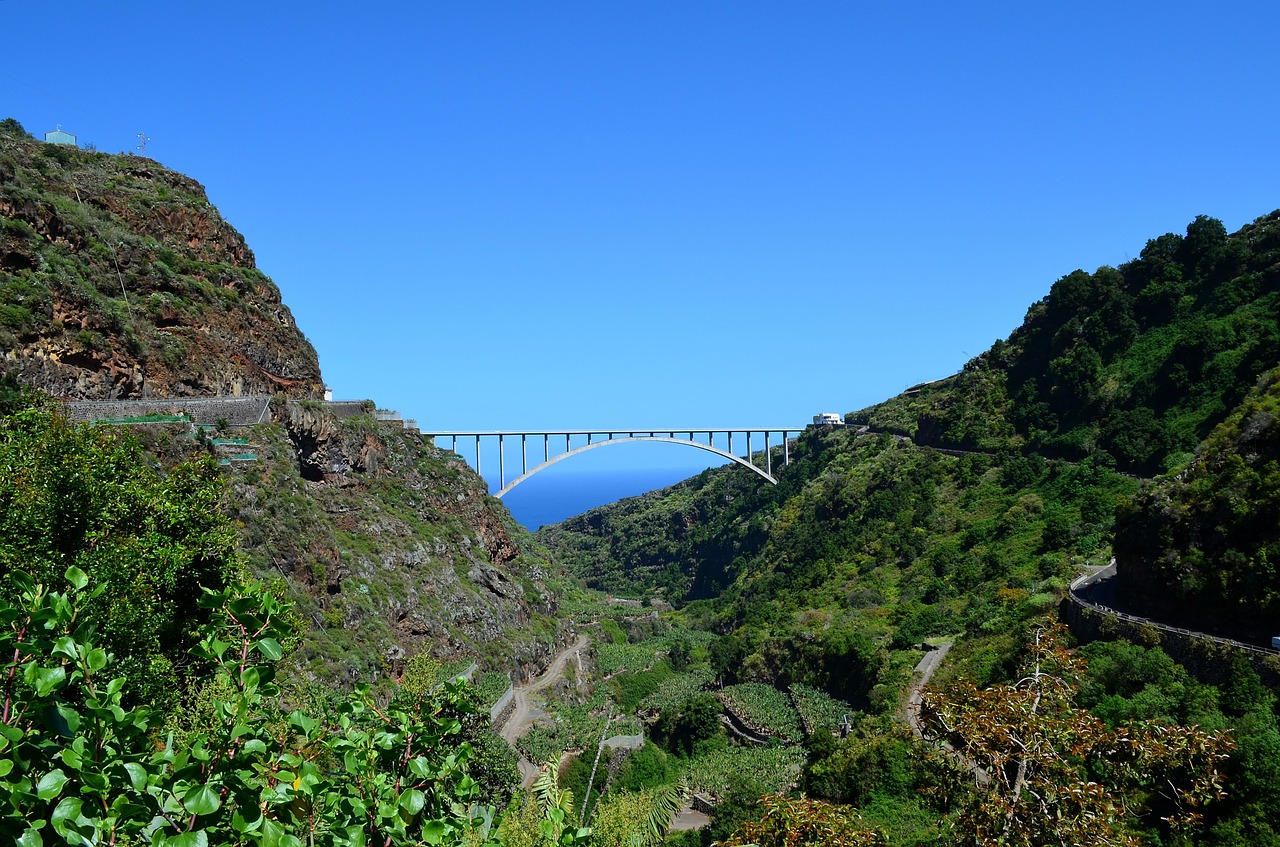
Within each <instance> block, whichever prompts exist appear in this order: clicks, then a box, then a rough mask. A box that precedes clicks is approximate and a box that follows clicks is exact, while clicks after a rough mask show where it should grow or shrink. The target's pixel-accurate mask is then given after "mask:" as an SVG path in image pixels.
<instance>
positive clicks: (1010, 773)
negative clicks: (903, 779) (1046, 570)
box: [920, 625, 1232, 847]
mask: <svg viewBox="0 0 1280 847" xmlns="http://www.w3.org/2000/svg"><path fill="white" fill-rule="evenodd" d="M1062 637H1063V631H1062V628H1061V627H1060V626H1059V625H1053V626H1050V627H1047V628H1045V629H1041V630H1037V631H1036V633H1035V637H1034V640H1033V642H1032V643H1031V644H1030V645H1029V652H1028V656H1027V662H1026V666H1025V668H1024V672H1023V676H1022V677H1021V678H1020V679H1019V680H1018V681H1017V682H1015V683H1013V684H1012V685H1003V686H996V687H993V688H988V689H985V690H981V691H980V690H978V689H977V688H975V687H974V686H972V685H971V684H969V683H966V682H963V681H962V682H960V683H957V684H956V685H955V686H954V687H953V690H952V691H950V692H948V694H947V695H945V696H944V695H941V694H939V693H937V692H934V691H928V690H926V692H925V694H924V698H923V702H922V703H921V710H920V719H921V725H922V728H923V731H924V733H925V735H926V738H929V739H931V740H933V741H935V742H936V743H938V744H941V745H945V746H947V748H948V749H950V750H953V751H954V753H955V754H956V755H957V756H959V757H961V758H962V759H963V760H965V761H967V762H968V763H969V764H970V765H971V771H972V773H973V775H974V779H975V782H976V784H977V789H978V790H977V792H976V793H975V795H974V798H973V800H972V802H969V803H967V804H966V805H965V807H964V809H963V810H962V811H961V813H960V814H959V816H958V817H957V819H956V820H955V821H954V826H955V828H956V830H957V832H958V834H959V835H960V836H961V838H962V840H965V841H969V842H971V843H976V844H981V845H988V844H990V845H995V844H1000V845H1026V847H1032V845H1042V844H1080V845H1084V844H1090V845H1095V844H1096V845H1111V844H1125V845H1128V844H1136V843H1137V841H1136V839H1135V838H1134V836H1133V834H1132V831H1133V827H1134V826H1135V825H1136V824H1137V823H1138V821H1137V820H1136V817H1137V816H1138V815H1140V814H1143V813H1145V812H1151V811H1153V810H1154V811H1158V812H1164V813H1165V814H1163V815H1160V818H1161V820H1162V821H1163V822H1164V825H1165V826H1167V827H1168V828H1170V829H1174V830H1180V829H1185V828H1188V827H1190V826H1193V825H1194V824H1196V823H1197V822H1198V821H1199V819H1200V812H1199V809H1200V807H1201V806H1203V805H1204V804H1205V803H1206V802H1209V801H1210V800H1213V799H1217V798H1220V797H1222V796H1224V791H1223V771H1222V766H1223V764H1224V762H1225V760H1226V759H1227V757H1228V755H1229V753H1230V750H1231V749H1232V743H1231V740H1230V738H1229V736H1227V735H1226V734H1222V733H1218V734H1214V733H1207V732H1204V731H1202V730H1200V729H1198V728H1197V727H1183V726H1176V725H1168V724H1160V723H1156V722H1142V723H1137V724H1131V725H1125V726H1119V727H1116V728H1110V727H1108V726H1107V725H1106V724H1104V723H1103V722H1102V721H1101V720H1099V719H1098V718H1096V717H1094V716H1093V715H1092V714H1090V713H1089V712H1088V711H1086V710H1084V709H1081V708H1077V707H1075V706H1074V704H1073V701H1074V699H1075V695H1076V690H1077V687H1076V680H1077V679H1078V678H1079V676H1080V673H1081V670H1082V662H1081V660H1080V659H1078V658H1076V657H1075V656H1073V655H1071V654H1070V653H1069V652H1068V651H1067V650H1066V648H1065V647H1064V646H1063V643H1062ZM1104 783H1105V784H1104ZM955 787H956V788H959V786H955Z"/></svg>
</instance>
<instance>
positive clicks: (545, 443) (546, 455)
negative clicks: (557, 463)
mask: <svg viewBox="0 0 1280 847" xmlns="http://www.w3.org/2000/svg"><path fill="white" fill-rule="evenodd" d="M542 461H544V462H549V461H551V433H549V432H544V433H542Z"/></svg>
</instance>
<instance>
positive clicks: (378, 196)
mask: <svg viewBox="0 0 1280 847" xmlns="http://www.w3.org/2000/svg"><path fill="white" fill-rule="evenodd" d="M788 7H789V8H788ZM975 7H976V8H975ZM0 29H3V30H4V31H5V32H6V33H8V35H9V37H7V38H6V39H5V42H6V60H7V61H6V64H7V67H8V70H7V72H6V75H5V81H4V83H3V85H0V113H3V115H0V116H4V115H7V116H12V117H15V118H17V119H18V120H19V121H21V122H22V123H23V125H24V126H25V127H26V128H27V129H28V130H29V131H31V132H33V133H36V134H39V133H42V132H44V131H46V130H49V129H53V128H54V126H55V125H57V124H59V123H60V124H61V125H62V126H63V128H64V129H66V130H68V131H71V132H74V133H76V134H77V135H78V136H79V138H80V140H81V141H82V142H92V143H94V144H96V145H97V147H98V148H99V149H102V150H106V151H109V152H116V151H119V150H129V149H133V148H134V146H135V145H136V143H137V138H136V137H135V135H136V133H137V132H138V131H140V130H141V131H145V132H146V133H147V134H148V135H149V136H150V137H151V141H150V142H149V144H148V147H147V152H148V155H150V156H153V157H154V158H156V159H158V160H159V161H161V162H163V163H164V164H166V165H168V166H170V167H173V168H175V169H178V170H181V171H183V172H185V173H187V174H189V175H191V176H192V177H194V178H196V179H198V180H199V181H201V182H202V183H204V184H205V186H206V187H207V188H208V191H209V195H210V198H211V199H212V200H213V202H214V203H215V204H216V205H217V206H218V207H219V208H220V209H221V211H222V213H223V215H224V216H225V217H226V218H227V219H228V220H229V221H230V222H231V223H232V224H233V225H235V226H236V227H237V228H238V229H240V231H241V232H243V233H244V234H245V236H246V238H247V239H248V241H249V244H250V246H251V247H252V248H253V249H254V251H255V253H256V255H257V258H258V263H259V266H260V267H261V268H262V269H263V270H264V271H265V272H266V273H267V274H269V275H270V276H271V277H272V278H273V279H274V280H275V281H276V282H277V283H278V284H279V286H280V288H281V290H282V291H283V293H284V296H285V300H286V302H287V303H288V305H289V306H290V307H291V308H292V309H293V312H294V315H295V316H296V318H297V320H298V323H299V324H300V326H301V327H302V328H303V329H304V331H305V332H306V333H307V335H308V337H309V338H310V339H311V341H312V342H313V343H314V344H315V346H316V348H317V350H318V351H319V353H320V360H321V365H322V368H323V370H324V373H325V376H326V378H327V380H328V382H329V384H330V385H331V386H332V387H333V389H334V391H335V395H336V396H338V397H343V398H355V397H372V398H374V399H376V400H377V401H378V403H379V405H381V406H384V407H390V408H394V409H398V410H399V411H400V412H401V413H403V414H404V416H405V417H412V418H416V419H417V420H418V421H419V422H420V423H421V424H422V425H423V426H424V427H436V428H448V429H475V428H482V429H521V428H529V429H536V428H570V427H571V428H580V429H582V428H590V427H619V428H621V427H630V426H637V427H641V426H645V427H647V426H658V427H667V426H677V427H679V426H782V425H795V424H800V423H803V422H805V421H807V420H808V419H809V418H810V417H811V416H812V415H813V414H815V413H816V412H819V411H823V410H831V411H840V412H844V411H849V410H852V409H857V408H861V407H863V406H866V405H869V404H871V403H874V402H877V401H879V400H881V399H883V398H885V397H887V396H890V395H892V394H895V393H897V392H899V391H901V390H902V389H903V388H904V387H906V386H908V385H911V384H914V383H916V382H920V381H923V380H928V379H934V378H937V377H941V376H944V375H947V374H949V373H953V372H955V371H956V370H957V369H959V367H960V366H961V365H962V364H963V363H964V362H965V361H966V359H968V358H969V357H971V356H973V355H976V354H977V353H979V352H981V351H982V350H984V349H985V348H986V347H987V346H989V345H990V344H991V342H992V341H993V340H995V339H996V338H999V337H1004V336H1006V335H1007V334H1008V333H1009V332H1010V331H1011V330H1012V329H1013V328H1014V327H1016V326H1017V325H1018V323H1019V322H1020V321H1021V319H1022V316H1023V314H1024V313H1025V311H1026V308H1027V307H1028V306H1029V305H1030V304H1031V303H1032V302H1033V301H1034V300H1036V299H1037V298H1039V297H1041V296H1043V295H1044V294H1045V293H1046V292H1047V290H1048V288H1049V286H1050V285H1051V284H1052V283H1053V281H1054V280H1055V279H1057V278H1058V277H1060V276H1062V275H1064V274H1066V273H1068V272H1070V271H1071V270H1074V269H1075V268H1085V269H1086V270H1092V269H1094V268H1096V267H1098V266H1099V265H1103V264H1118V263H1121V262H1124V261H1125V260H1126V259H1129V258H1132V257H1134V256H1136V255H1137V253H1138V252H1139V251H1140V250H1141V249H1142V246H1143V244H1144V243H1145V242H1146V240H1147V239H1148V238H1151V237H1154V236H1156V235H1159V234H1161V233H1164V232H1167V231H1182V230H1183V229H1184V228H1185V226H1186V224H1187V222H1188V221H1190V220H1191V219H1192V218H1193V217H1195V216H1196V215H1197V214H1209V215H1213V216H1215V217H1218V218H1221V219H1222V220H1223V221H1224V222H1225V223H1226V225H1227V226H1228V228H1230V229H1235V228H1237V227H1238V226H1240V225H1241V224H1243V223H1245V222H1247V221H1249V220H1252V219H1253V218H1255V217H1257V216H1259V215H1262V214H1265V213H1267V212H1270V211H1271V210H1273V209H1275V208H1276V207H1277V206H1280V197H1278V192H1277V181H1278V177H1280V158H1278V157H1276V156H1275V155H1274V150H1275V143H1276V139H1277V138H1278V137H1280V132H1277V129H1278V127H1277V123H1278V122H1280V109H1277V108H1276V98H1275V91H1276V83H1277V73H1278V71H1277V69H1278V68H1280V64H1278V63H1277V62H1276V59H1275V56H1276V54H1275V46H1274V35H1275V33H1276V32H1280V6H1277V5H1276V4H1274V3H1264V2H1238V3H1232V4H1221V5H1219V6H1212V5H1208V4H1203V3H1200V4H1176V3H1168V2H1161V3H1155V2H1133V3H1123V4H1121V3H1115V2H1108V3H1100V2H1074V3H1069V4H1068V3H1061V4H1038V3H1026V2H1020V3H980V4H955V3H934V2H918V3H913V4H888V3H880V4H870V3H856V4H855V3H848V2H842V3H807V4H786V7H784V4H778V3H751V2H735V3H719V2H707V3H688V2H681V3H674V2H673V3H663V2H650V3H627V4H622V3H604V2H577V3H566V2H543V3H538V4H532V3H492V2H489V3H486V2H469V3H460V2H448V3H446V2H425V3H424V2H384V3H380V4H352V3H343V4H338V3H330V2H309V3H306V4H302V3H293V2H273V3H261V2H254V3H249V2H222V3H217V4H199V5H196V4H185V3H182V4H179V3H172V2H169V3H158V2H148V1H147V0H142V2H134V3H130V4H102V3H96V2H87V0H66V2H62V3H59V4H56V5H51V4H48V3H43V2H37V0H2V1H0ZM655 449H656V448H655ZM671 450H674V453H672V452H671ZM671 450H664V451H662V452H661V453H654V454H645V453H643V451H641V452H638V453H635V454H634V455H635V456H637V457H642V456H649V458H639V459H637V461H641V462H647V463H652V462H666V461H668V460H669V461H671V462H673V463H675V464H681V463H684V462H686V459H685V458H683V456H684V454H683V453H681V451H680V448H671ZM595 452H596V453H597V454H604V453H612V452H614V451H613V449H612V448H611V450H608V451H595ZM617 452H618V454H619V455H621V454H622V452H623V450H622V448H619V449H618V450H617ZM688 452H689V453H690V454H692V455H691V457H690V459H691V460H692V462H693V463H694V464H697V463H699V462H700V461H701V457H703V456H705V455H709V454H700V453H699V454H693V451H688ZM654 457H657V458H654ZM667 457H671V458H670V459H668V458H667ZM614 461H618V459H615V460H614ZM563 464H564V465H569V464H572V463H570V462H566V463H563Z"/></svg>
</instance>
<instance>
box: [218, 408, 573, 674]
mask: <svg viewBox="0 0 1280 847" xmlns="http://www.w3.org/2000/svg"><path fill="white" fill-rule="evenodd" d="M270 418H271V420H270V421H268V422H266V423H263V424H260V425H257V426H253V427H249V428H245V429H237V430H235V431H234V434H235V435H238V436H240V437H242V438H247V439H248V443H247V444H242V445H236V446H234V447H232V448H230V449H231V450H234V451H236V452H237V453H238V454H240V455H242V456H243V455H252V456H253V457H254V458H253V460H251V461H243V460H239V461H233V462H232V463H231V464H230V465H229V466H228V473H229V475H230V479H231V490H230V496H229V497H228V500H227V510H228V512H229V514H230V515H231V516H232V517H233V518H234V519H235V520H236V522H237V525H238V527H239V530H240V542H241V543H240V548H241V550H242V551H244V553H245V555H246V556H247V558H248V559H249V563H250V566H251V567H252V568H253V570H254V571H255V572H257V573H258V574H259V575H261V576H262V577H263V578H264V579H271V578H279V577H283V578H284V579H285V580H286V581H287V585H288V586H289V590H290V593H291V596H292V598H293V599H294V601H295V602H296V603H297V607H298V610H299V612H300V613H301V614H303V615H304V616H305V617H307V618H308V619H309V620H310V621H311V623H312V625H313V627H314V629H313V632H312V635H311V637H310V638H309V639H308V643H306V644H304V645H302V647H301V648H300V650H299V654H298V659H299V660H300V661H301V662H302V663H303V665H304V666H305V669H306V671H307V672H308V673H310V674H314V675H315V676H318V677H321V678H325V679H334V678H338V677H341V676H342V675H344V674H351V673H352V671H353V670H354V671H356V672H357V675H356V677H355V678H364V679H368V678H370V677H372V676H376V675H377V674H379V673H392V674H394V673H396V672H397V670H398V668H399V667H400V660H401V659H402V658H403V657H405V656H406V655H413V654H416V653H420V652H426V653H430V654H433V655H435V656H436V657H438V658H441V659H446V660H447V659H453V658H457V657H462V656H470V657H477V658H481V659H483V660H485V661H484V663H485V664H486V665H487V666H489V667H493V668H497V669H500V670H510V671H514V672H515V674H516V675H517V676H519V675H521V673H522V672H523V669H524V667H525V666H526V665H528V664H533V665H538V664H540V659H541V658H542V657H544V656H545V655H548V654H549V650H550V646H551V645H552V643H553V642H554V640H555V634H556V625H555V621H554V618H553V615H554V614H555V611H556V601H555V596H556V591H555V590H554V588H552V587H549V586H548V577H549V576H550V574H549V573H548V569H547V565H546V563H545V562H544V561H543V560H542V559H541V558H539V557H538V555H537V553H536V551H535V550H534V549H533V548H532V545H530V544H529V542H528V536H527V534H525V533H524V531H523V530H522V529H520V528H518V527H517V526H516V525H515V524H513V523H511V522H510V518H509V517H508V516H507V514H506V512H505V510H503V509H502V507H501V506H500V505H499V504H498V503H497V502H496V501H494V500H493V499H491V498H490V497H489V496H488V492H487V490H486V487H485V484H484V481H483V480H481V479H480V478H479V477H477V476H476V475H475V474H474V473H473V472H472V471H471V469H470V468H469V467H467V466H466V464H465V463H463V462H462V461H461V460H460V459H458V458H456V457H455V456H454V455H453V454H452V453H448V452H445V451H442V450H439V449H437V448H435V447H434V446H432V445H430V444H429V443H427V442H426V441H425V440H424V439H423V437H422V436H421V435H420V434H418V433H417V432H415V431H411V430H404V429H401V428H399V427H398V426H396V425H395V424H393V423H388V422H380V421H376V420H374V419H373V418H372V417H370V416H369V415H367V414H362V415H355V416H350V417H339V416H337V415H335V414H333V412H332V411H331V410H330V409H329V407H327V406H325V405H324V404H319V403H311V402H307V401H301V402H283V403H282V402H279V401H276V402H273V403H272V408H271V415H270ZM224 452H226V448H224Z"/></svg>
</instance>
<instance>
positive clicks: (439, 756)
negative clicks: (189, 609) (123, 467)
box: [0, 567, 492, 847]
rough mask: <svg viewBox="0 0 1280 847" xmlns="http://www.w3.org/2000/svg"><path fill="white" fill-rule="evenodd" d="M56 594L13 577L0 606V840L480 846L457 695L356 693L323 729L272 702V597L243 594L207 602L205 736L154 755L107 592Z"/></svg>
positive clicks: (78, 578) (147, 712)
mask: <svg viewBox="0 0 1280 847" xmlns="http://www.w3.org/2000/svg"><path fill="white" fill-rule="evenodd" d="M66 577H67V580H68V582H69V583H70V589H69V590H68V591H66V592H63V593H59V592H53V591H50V590H49V589H48V588H46V587H45V586H43V585H40V584H37V583H35V582H34V581H33V580H31V579H30V578H29V577H25V576H23V575H15V579H16V580H17V581H18V588H19V594H18V602H17V603H16V604H15V603H10V602H7V601H4V600H0V655H2V656H4V657H6V658H8V661H6V662H5V663H4V664H3V665H0V675H2V681H0V684H2V685H3V711H2V712H0V839H3V840H4V841H5V842H6V843H15V844H19V845H23V847H36V846H37V845H42V844H45V843H50V842H52V843H68V844H74V845H91V844H92V845H97V844H125V843H150V844H152V845H155V847H163V845H173V847H204V845H208V844H254V845H263V847H300V846H301V845H302V844H303V843H307V844H327V845H365V844H378V845H393V844H422V843H426V844H444V843H459V842H460V841H461V840H462V838H463V836H464V834H467V833H470V834H471V836H472V837H473V838H475V842H474V843H479V842H480V841H483V840H484V837H485V835H486V834H487V830H488V824H489V823H490V822H491V821H492V813H491V812H490V810H488V809H484V808H480V807H477V806H475V805H474V804H473V803H472V800H473V798H475V796H476V795H477V785H476V783H475V782H474V780H472V778H471V777H470V776H468V775H467V773H466V769H465V765H466V761H467V758H468V757H469V755H470V753H471V749H470V745H468V744H466V743H459V734H460V732H461V730H462V719H463V718H464V717H465V716H467V715H468V714H470V713H472V712H474V705H473V704H472V703H471V702H470V699H469V697H468V694H467V691H466V687H465V685H463V684H451V683H447V684H445V685H444V686H443V687H441V688H439V689H436V690H434V691H431V692H426V693H422V694H420V695H419V696H417V697H412V698H408V701H407V702H396V701H393V702H392V704H391V706H390V707H387V708H381V707H379V706H378V705H377V704H376V703H375V702H374V701H373V699H372V698H371V696H370V695H369V693H368V691H367V690H366V689H359V690H357V691H356V692H355V693H354V694H352V695H351V696H350V697H348V698H347V699H346V700H345V701H344V702H342V703H341V704H340V705H339V706H338V707H336V709H335V710H334V712H333V713H331V714H326V715H324V716H323V717H322V718H319V719H317V718H314V717H311V716H309V715H306V714H304V713H303V712H301V711H292V712H289V713H287V714H285V713H283V712H282V711H281V710H279V709H278V708H277V707H276V706H275V705H274V703H275V699H276V698H277V696H278V695H279V693H280V692H279V688H278V687H277V686H276V685H274V684H273V682H272V673H273V668H272V663H273V662H274V661H275V660H277V659H279V658H280V655H281V652H282V650H281V646H280V643H279V641H278V640H277V639H278V637H280V636H281V635H282V634H283V627H282V624H280V623H278V621H279V619H280V616H281V613H282V612H283V611H284V609H283V607H282V604H281V603H280V601H278V600H277V599H276V598H274V597H272V596H271V595H269V594H267V593H265V592H264V591H263V590H262V589H261V588H259V587H256V586H248V587H244V588H240V589H236V590H233V591H225V592H220V593H214V592H206V594H205V597H204V599H203V601H202V604H203V605H204V606H205V607H206V608H209V609H211V610H212V611H213V617H212V623H211V624H210V625H209V631H208V632H207V633H206V634H205V636H204V638H203V640H202V642H201V644H200V647H199V648H198V651H197V652H199V653H200V654H201V655H202V657H203V658H205V659H207V660H208V661H210V662H212V663H213V664H214V666H215V668H216V670H215V679H214V680H213V684H215V685H222V686H223V690H226V691H229V692H231V693H230V696H228V697H226V698H225V699H223V700H222V701H220V702H218V704H217V706H216V719H215V720H213V721H212V722H211V723H212V724H213V725H212V726H210V727H208V728H204V729H201V730H198V731H194V732H193V733H192V734H191V735H190V736H189V737H188V741H187V744H186V745H185V747H184V748H183V749H178V748H177V747H176V746H175V745H174V744H173V741H172V735H171V736H170V737H169V740H168V741H167V742H165V743H162V744H157V743H156V741H155V739H156V736H157V733H158V731H159V729H160V727H161V717H160V714H159V713H158V712H157V711H155V710H153V709H150V708H148V707H145V706H143V707H137V708H132V709H126V708H124V707H123V706H122V705H121V698H122V689H123V687H124V683H123V680H122V679H121V678H118V677H117V678H110V677H109V676H108V671H109V670H110V668H111V657H110V656H109V655H108V654H107V653H106V651H105V650H103V649H102V648H101V647H98V646H96V645H95V643H94V637H93V632H92V631H91V629H89V628H87V627H85V626H84V625H83V623H82V618H81V610H82V608H83V606H84V604H86V603H87V602H89V601H91V600H92V598H93V596H94V594H95V593H96V592H98V591H101V590H102V588H101V587H100V586H99V587H95V588H93V589H90V588H89V579H88V577H86V576H85V574H84V573H83V572H82V571H80V570H79V569H77V568H75V567H71V568H69V569H68V570H67V573H66Z"/></svg>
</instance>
